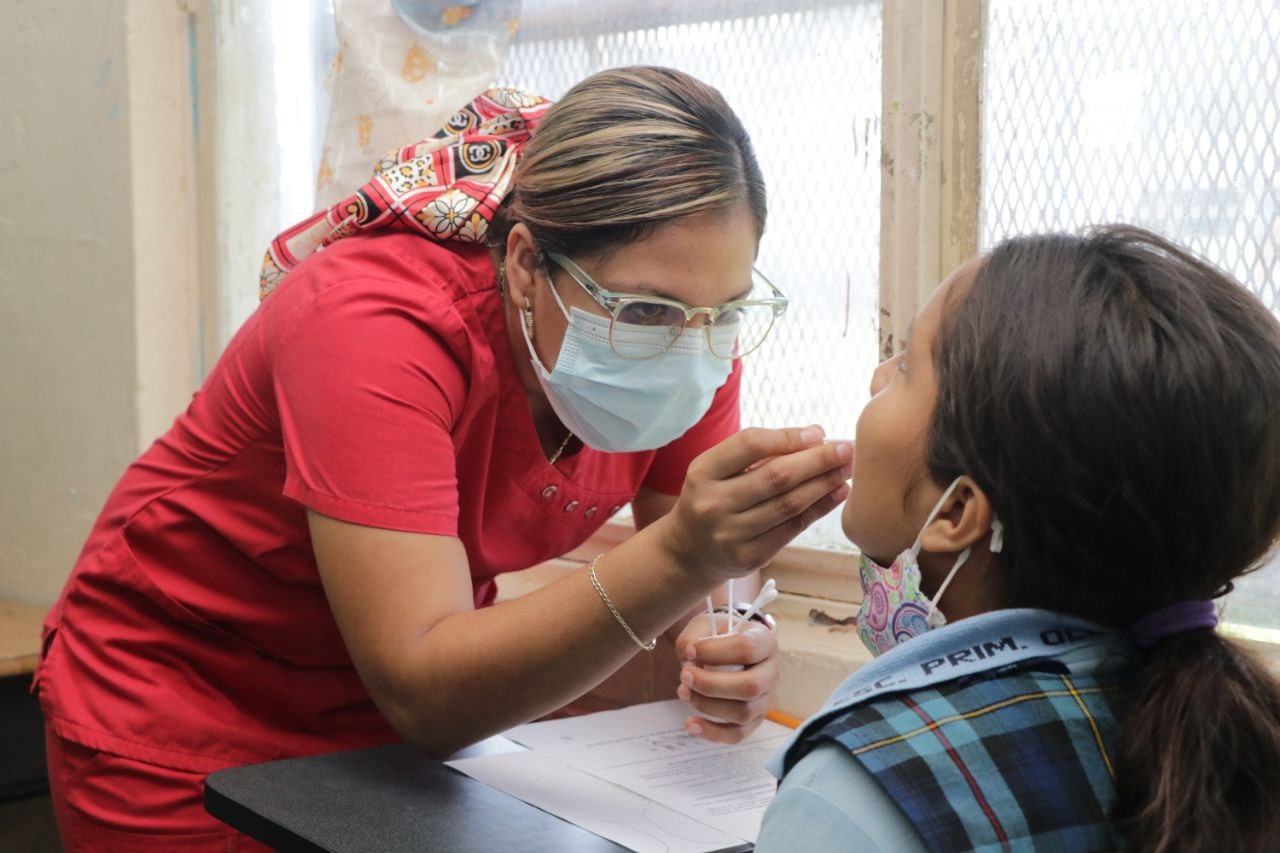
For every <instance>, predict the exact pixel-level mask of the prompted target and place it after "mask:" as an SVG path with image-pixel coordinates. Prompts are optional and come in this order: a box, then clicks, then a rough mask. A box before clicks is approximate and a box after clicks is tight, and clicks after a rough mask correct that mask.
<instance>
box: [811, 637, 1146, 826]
mask: <svg viewBox="0 0 1280 853" xmlns="http://www.w3.org/2000/svg"><path fill="white" fill-rule="evenodd" d="M1124 682H1125V679H1124V678H1123V677H1121V674H1120V673H1116V672H1114V671H1112V672H1110V673H1103V672H1100V673H1097V674H1094V675H1084V674H1080V675H1071V674H1070V672H1069V670H1068V668H1067V667H1066V666H1065V665H1063V664H1061V663H1060V662H1058V661H1055V660H1053V659H1044V658H1042V659H1039V660H1030V661H1024V662H1020V663H1017V664H1013V665H1010V666H1008V667H1005V668H1002V669H996V670H991V671H987V672H983V673H979V674H976V675H972V676H969V677H965V678H961V679H959V680H956V681H953V682H949V683H944V684H941V685H938V686H935V687H931V688H928V689H921V690H915V691H912V692H909V693H902V694H898V695H891V696H885V697H881V698H877V699H874V700H871V701H869V702H866V703H865V704H861V705H858V706H856V707H853V708H852V709H848V710H846V711H844V712H843V713H841V714H839V715H838V716H836V717H834V718H831V719H829V720H827V721H825V723H824V724H823V725H821V726H820V727H815V728H814V729H812V730H811V731H810V732H808V733H807V735H806V736H805V738H804V740H803V741H802V743H801V744H800V748H799V749H797V750H795V751H794V752H793V754H792V758H793V762H794V761H798V760H799V759H800V758H801V757H803V755H804V754H805V753H807V752H808V751H809V750H810V749H812V748H813V747H814V746H816V745H817V744H819V743H822V742H825V741H834V742H836V743H838V744H839V745H840V746H841V747H843V748H844V749H847V750H848V751H849V754H850V755H852V756H853V757H854V759H856V760H857V761H858V763H859V764H861V765H862V766H863V767H864V768H865V769H866V770H867V771H868V772H869V773H870V774H871V776H872V777H873V778H874V779H875V781H876V782H877V783H878V784H879V785H880V787H881V788H882V789H883V790H884V792H885V794H886V795H887V796H888V797H889V798H890V799H892V800H893V801H894V802H895V803H896V804H897V805H898V807H899V808H900V809H901V810H902V812H903V813H904V814H905V815H906V816H907V818H908V819H909V820H910V822H911V824H912V825H913V826H914V827H915V829H916V831H917V832H918V833H919V835H920V838H921V840H922V841H923V843H924V845H925V846H926V847H927V848H928V849H930V850H938V851H960V850H977V851H1006V850H1063V851H1092V850H1117V849H1120V848H1121V847H1122V846H1123V841H1122V839H1121V838H1120V837H1119V836H1118V834H1117V833H1116V832H1115V830H1114V829H1113V828H1112V825H1111V823H1110V821H1109V820H1108V817H1107V816H1108V814H1109V812H1110V810H1111V807H1112V804H1113V803H1114V800H1115V759H1114V755H1115V742H1116V737H1117V732H1118V725H1117V722H1116V718H1115V714H1114V712H1113V705H1114V703H1115V701H1116V700H1117V699H1118V698H1119V697H1120V695H1121V690H1122V685H1123V684H1124ZM793 762H789V763H793Z"/></svg>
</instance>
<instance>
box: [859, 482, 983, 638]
mask: <svg viewBox="0 0 1280 853" xmlns="http://www.w3.org/2000/svg"><path fill="white" fill-rule="evenodd" d="M959 483H960V480H959V478H957V479H956V480H955V481H954V482H952V484H951V485H950V486H947V490H946V491H945V492H943V493H942V497H940V498H939V499H938V502H937V504H935V505H934V507H933V510H932V511H931V512H930V513H929V516H928V518H926V519H925V520H924V524H923V525H922V526H921V528H920V533H918V534H917V535H916V541H915V544H913V545H912V546H911V547H910V548H908V549H907V550H905V551H903V552H902V553H901V554H899V555H898V558H897V559H896V560H894V561H893V562H892V563H891V564H890V565H889V566H887V567H886V566H882V565H880V564H879V563H877V562H876V561H874V560H872V559H871V558H870V557H868V556H867V555H866V554H863V555H862V559H861V561H860V564H859V566H858V579H859V581H860V582H861V583H862V605H861V606H860V607H859V608H858V636H859V638H861V640H862V643H863V645H865V646H866V647H867V649H868V650H869V651H870V652H871V654H873V655H880V654H883V653H884V652H887V651H889V649H891V648H893V647H894V646H896V645H898V644H899V643H903V642H906V641H907V640H909V639H911V638H912V637H918V636H919V635H921V634H923V633H924V632H925V631H928V630H930V629H932V628H939V627H941V626H943V625H945V624H947V617H945V616H943V615H942V611H940V610H939V609H938V601H939V600H940V599H941V598H942V594H943V593H944V592H946V591H947V586H948V585H949V584H950V583H951V579H952V578H954V577H955V575H956V571H958V570H959V568H960V567H961V566H962V565H964V563H965V561H966V560H968V559H969V554H970V551H971V550H972V549H971V548H965V549H964V550H963V551H961V552H960V556H958V557H957V558H956V562H955V565H954V566H952V567H951V571H950V572H948V573H947V577H946V579H945V580H943V581H942V585H941V586H939V587H938V593H937V595H935V596H934V597H933V600H932V601H931V600H930V599H929V597H928V596H927V595H925V594H924V593H923V592H921V590H920V581H921V575H920V563H919V560H918V558H919V556H920V537H921V536H923V535H924V531H925V529H926V528H928V526H929V525H930V524H932V523H933V520H934V519H935V518H937V516H938V512H939V510H941V509H942V505H943V504H944V503H946V500H947V498H949V497H951V493H952V492H954V491H955V489H956V486H957V485H959ZM1003 546H1004V526H1003V525H1002V524H1001V523H1000V519H998V518H993V519H992V520H991V553H993V554H998V553H999V552H1000V549H1001V548H1002V547H1003Z"/></svg>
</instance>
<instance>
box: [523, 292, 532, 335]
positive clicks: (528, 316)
mask: <svg viewBox="0 0 1280 853" xmlns="http://www.w3.org/2000/svg"><path fill="white" fill-rule="evenodd" d="M521 313H523V314H524V331H525V334H527V335H528V336H529V340H531V341H532V340H533V308H532V307H531V306H530V305H529V300H527V299H526V300H525V301H524V310H523V311H522V312H521Z"/></svg>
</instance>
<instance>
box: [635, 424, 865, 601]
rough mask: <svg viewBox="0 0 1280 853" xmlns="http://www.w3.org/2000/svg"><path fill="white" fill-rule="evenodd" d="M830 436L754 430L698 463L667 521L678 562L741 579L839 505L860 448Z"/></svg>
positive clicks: (698, 571) (710, 576)
mask: <svg viewBox="0 0 1280 853" xmlns="http://www.w3.org/2000/svg"><path fill="white" fill-rule="evenodd" d="M822 437H823V433H822V429H821V428H820V427H816V426H813V427H806V428H805V429H746V430H743V431H742V432H739V433H737V434H736V435H732V436H730V437H729V438H727V439H725V440H724V441H722V442H721V443H720V444H718V445H716V446H715V447H713V448H711V449H710V450H708V451H706V452H705V453H703V454H702V455H701V456H699V457H698V458H697V459H695V460H693V463H692V464H691V465H690V466H689V473H688V475H687V476H686V477H685V482H684V488H683V489H681V491H680V497H679V499H678V500H677V501H676V504H675V506H674V507H673V508H672V510H671V512H670V513H669V514H668V515H667V516H666V517H664V518H663V519H662V520H661V522H660V523H661V524H662V525H663V527H664V530H663V542H664V547H665V549H666V550H667V552H668V553H669V554H670V555H671V557H672V559H674V560H675V561H676V562H677V563H678V564H679V565H680V566H682V567H683V568H684V569H685V570H686V571H689V572H691V573H693V574H695V575H697V576H698V577H701V578H704V579H707V580H726V579H728V578H732V577H741V576H742V575H745V574H747V573H749V572H751V571H752V570H754V569H757V568H759V567H760V566H763V565H764V564H765V563H767V562H768V561H769V560H770V559H772V558H773V556H774V555H775V554H777V553H778V551H780V550H781V549H782V547H783V546H784V545H786V544H787V543H788V542H790V541H791V540H792V539H794V538H795V537H796V535H797V534H799V533H800V532H801V531H802V530H804V529H805V528H806V527H808V526H809V525H810V524H812V523H813V522H814V521H816V520H817V519H819V518H821V517H822V516H824V515H826V514H827V513H828V512H830V511H831V510H833V509H835V508H836V507H837V506H839V505H840V502H841V501H843V500H844V499H845V497H847V496H848V494H849V485H848V483H847V482H846V480H848V478H849V476H850V475H851V474H852V472H853V465H852V462H851V460H852V459H853V445H851V444H848V443H846V442H836V443H833V444H823V443H822Z"/></svg>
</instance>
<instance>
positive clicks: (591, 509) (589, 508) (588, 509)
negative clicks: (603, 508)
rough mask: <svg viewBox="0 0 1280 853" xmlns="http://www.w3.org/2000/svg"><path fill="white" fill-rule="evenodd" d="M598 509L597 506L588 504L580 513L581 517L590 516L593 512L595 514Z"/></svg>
mask: <svg viewBox="0 0 1280 853" xmlns="http://www.w3.org/2000/svg"><path fill="white" fill-rule="evenodd" d="M599 511H600V510H599V508H598V507H594V506H589V507H587V511H586V512H584V513H583V514H582V517H583V518H591V516H593V515H595V514H596V513H597V512H599Z"/></svg>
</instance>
